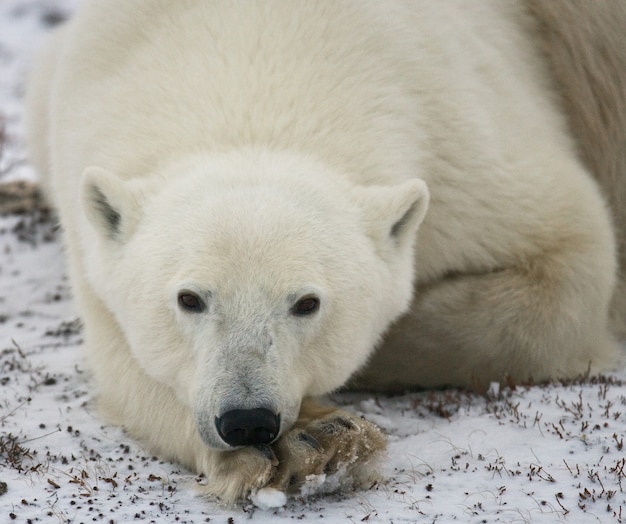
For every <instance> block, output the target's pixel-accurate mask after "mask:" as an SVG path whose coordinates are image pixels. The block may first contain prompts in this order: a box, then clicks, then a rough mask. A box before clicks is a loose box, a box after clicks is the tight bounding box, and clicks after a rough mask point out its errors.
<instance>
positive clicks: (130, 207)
mask: <svg viewBox="0 0 626 524" xmlns="http://www.w3.org/2000/svg"><path fill="white" fill-rule="evenodd" d="M133 189H134V188H132V187H131V184H130V183H129V182H128V181H125V180H123V179H122V178H120V177H118V176H117V175H114V174H113V173H110V172H108V171H106V170H104V169H102V168H100V167H88V168H87V169H85V171H84V172H83V176H82V181H81V201H82V202H81V203H82V206H83V211H84V213H85V215H86V217H87V219H88V220H89V222H90V223H91V225H92V226H93V227H94V228H95V229H96V231H98V232H99V233H100V234H102V235H103V236H104V237H106V238H108V239H111V240H114V241H116V242H125V241H126V240H127V239H128V238H130V236H131V235H132V234H133V232H134V231H135V227H136V225H137V223H138V222H139V219H140V218H141V209H140V205H139V199H138V196H139V195H138V194H136V193H137V192H136V191H134V190H133Z"/></svg>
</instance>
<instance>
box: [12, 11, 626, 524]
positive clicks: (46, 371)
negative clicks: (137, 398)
mask: <svg viewBox="0 0 626 524" xmlns="http://www.w3.org/2000/svg"><path fill="white" fill-rule="evenodd" d="M77 3H78V2H77V1H75V0H58V1H53V0H49V1H46V0H1V1H0V118H3V119H4V121H5V123H6V133H7V135H8V137H7V140H6V144H5V150H4V152H3V155H2V157H1V158H0V182H2V181H7V180H9V179H16V178H27V179H32V178H34V173H33V170H32V168H31V167H30V166H29V165H28V163H27V162H26V161H24V160H23V159H24V155H25V154H24V148H23V100H22V99H23V78H24V72H25V71H26V70H27V68H28V65H29V63H30V61H31V57H32V53H33V51H34V49H36V48H37V47H38V46H40V45H42V44H41V38H42V36H43V35H44V34H45V32H46V31H47V30H48V26H49V25H50V22H53V21H55V19H56V18H59V15H61V14H63V13H71V12H72V10H73V8H74V7H75V5H76V4H77ZM61 251H62V250H61V246H60V243H59V238H58V232H57V231H56V229H55V227H54V225H53V224H52V223H51V221H50V219H49V217H47V216H45V215H36V216H22V217H17V216H9V217H2V218H0V253H1V254H0V522H63V523H64V522H74V523H80V522H100V521H102V522H115V523H120V522H135V521H139V522H143V521H146V522H158V523H162V522H187V523H192V522H193V523H200V522H220V523H231V522H232V523H239V522H244V521H251V522H253V523H259V524H262V523H267V522H293V521H294V520H304V521H307V522H308V521H319V522H385V523H390V522H394V523H399V522H429V523H430V522H439V523H446V522H470V523H480V522H541V523H544V522H546V523H548V522H549V523H551V522H571V523H578V522H603V523H609V522H617V523H621V522H624V521H626V491H625V490H626V449H624V437H625V435H626V387H625V386H624V383H623V382H622V381H624V380H626V370H624V369H621V370H618V371H617V372H615V373H613V374H610V375H606V376H603V377H596V378H593V377H592V378H581V379H580V380H576V381H571V382H569V383H567V384H560V383H557V384H551V385H547V386H537V387H521V386H518V387H516V388H512V387H497V386H495V385H494V386H492V387H491V388H490V389H489V390H488V391H487V392H486V393H485V394H483V395H479V394H473V393H467V392H463V391H457V390H448V391H430V392H423V393H411V394H406V395H402V396H395V397H386V396H381V395H377V396H372V395H363V394H341V395H335V396H334V397H333V399H334V401H335V402H336V403H337V404H339V405H341V406H343V407H344V408H346V409H350V410H352V411H354V412H356V413H358V414H361V415H363V416H364V417H366V418H367V419H368V420H370V421H372V422H375V423H376V424H378V425H379V426H380V427H381V428H382V429H383V430H384V432H385V433H386V434H387V435H388V438H389V450H388V456H387V458H386V460H385V461H383V464H382V466H381V472H382V474H383V477H384V479H385V480H384V481H383V482H380V483H378V484H376V485H374V486H371V488H370V489H367V490H362V491H357V492H339V493H335V494H330V495H329V494H327V495H321V494H319V493H318V490H317V487H318V486H323V485H324V484H327V483H328V482H329V481H330V480H331V479H325V478H312V479H310V482H308V483H307V485H306V486H305V489H304V490H303V492H302V494H301V495H299V496H295V497H290V498H286V497H285V496H284V494H282V493H280V492H277V491H275V490H271V489H264V490H260V491H259V492H258V493H256V495H255V496H254V497H253V499H252V501H251V502H249V503H246V504H243V505H241V506H237V507H224V506H221V505H219V504H218V503H216V502H215V501H213V500H211V499H209V498H208V497H206V496H204V495H203V494H202V484H203V479H202V478H201V477H198V476H196V475H194V474H193V473H191V472H189V471H186V470H185V469H184V468H181V467H180V466H178V465H176V464H172V463H169V462H166V461H163V460H161V459H159V458H156V457H152V456H151V455H150V454H148V453H147V452H145V451H144V450H143V449H142V448H141V447H140V446H139V445H138V444H137V443H136V442H134V441H132V440H131V439H130V438H129V437H128V436H126V435H125V434H124V432H123V431H122V430H121V429H119V428H116V427H113V426H109V425H106V424H105V423H104V422H103V421H102V420H101V419H100V418H99V416H98V414H97V413H96V412H95V409H94V406H93V397H92V391H91V387H90V380H89V372H88V371H87V370H86V368H85V365H84V363H83V360H82V356H81V355H82V353H81V346H82V338H81V337H82V335H81V329H80V323H79V321H78V320H77V314H76V312H75V311H74V309H73V306H72V303H71V300H70V294H69V289H68V284H67V279H66V276H65V272H64V262H63V257H62V252H61Z"/></svg>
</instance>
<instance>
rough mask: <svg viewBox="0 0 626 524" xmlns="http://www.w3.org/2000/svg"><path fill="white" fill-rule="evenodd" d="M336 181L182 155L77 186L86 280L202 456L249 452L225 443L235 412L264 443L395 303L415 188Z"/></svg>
mask: <svg viewBox="0 0 626 524" xmlns="http://www.w3.org/2000/svg"><path fill="white" fill-rule="evenodd" d="M339 176H340V175H336V174H334V173H331V172H329V171H328V170H327V169H326V168H325V167H324V166H320V165H318V164H316V163H315V162H313V161H310V160H309V159H304V160H303V159H301V158H293V157H291V156H284V157H283V156H276V157H275V156H269V155H267V154H266V155H262V156H261V157H260V158H259V156H258V155H255V156H254V158H250V157H246V156H239V155H227V156H224V157H219V158H218V159H215V158H213V159H209V160H207V159H203V160H202V161H201V162H200V161H199V160H193V161H191V160H190V161H189V162H187V163H185V164H179V165H177V166H173V167H171V168H170V169H169V170H168V171H166V172H165V173H164V174H163V175H162V176H155V177H151V178H150V181H149V183H148V182H146V181H123V180H122V179H120V178H118V177H117V176H115V175H112V174H108V173H106V172H102V171H101V170H99V169H90V170H88V171H87V173H86V175H85V177H84V183H83V199H84V204H85V205H84V209H85V211H86V214H87V217H88V218H89V222H90V224H91V226H92V231H91V233H90V236H86V239H87V240H86V243H88V242H90V239H92V238H95V242H93V243H91V244H89V245H87V246H86V249H85V251H86V257H87V262H86V264H87V271H88V277H89V279H90V282H91V284H92V286H93V287H94V289H95V290H96V293H98V294H99V295H100V297H101V298H102V300H103V301H104V303H105V304H106V305H107V307H108V308H109V309H110V310H111V311H112V312H113V314H114V315H115V317H116V319H117V321H118V323H119V325H120V327H121V329H122V330H123V332H124V334H125V337H126V339H127V341H128V344H129V347H130V351H131V352H132V355H133V357H134V358H135V359H136V361H137V362H138V363H139V364H140V366H141V367H142V368H143V369H144V370H145V372H146V373H147V374H148V375H150V376H151V377H153V378H154V379H156V380H158V381H159V382H161V383H164V384H166V385H168V386H170V387H171V388H172V390H173V391H174V392H175V393H176V395H177V396H178V397H179V399H180V400H181V401H182V402H184V403H185V404H186V405H187V406H189V408H190V409H191V410H192V411H193V413H194V416H195V419H196V424H197V427H198V430H199V432H200V435H201V436H202V438H203V440H204V441H205V442H206V443H207V445H209V446H211V447H213V448H221V449H227V448H229V447H232V446H235V445H240V444H248V443H254V442H253V441H251V440H246V439H243V440H238V439H237V438H234V439H233V438H229V437H228V436H225V433H227V428H226V429H225V428H224V427H223V426H224V424H222V426H220V422H221V421H223V420H224V419H225V417H226V416H228V415H227V414H230V413H234V412H237V413H239V412H245V413H256V414H258V413H261V414H262V415H263V416H264V417H265V420H267V416H269V418H270V419H271V421H270V422H269V427H268V431H267V432H266V434H263V435H261V436H259V437H258V438H259V439H261V440H263V441H267V442H269V441H271V440H272V439H274V438H276V437H277V436H278V435H279V434H280V432H281V431H283V430H284V429H286V428H289V427H290V426H291V425H292V424H293V422H294V421H295V419H296V418H297V415H298V410H299V406H300V402H301V400H302V399H303V397H305V396H308V395H320V394H323V393H327V392H329V391H331V390H333V389H336V388H337V387H339V386H341V385H342V384H343V383H344V382H345V381H346V380H347V379H348V378H349V377H350V375H351V374H352V373H353V372H354V371H356V370H357V369H358V368H359V367H361V366H362V365H363V364H364V363H365V361H366V360H367V358H368V355H369V354H370V353H371V351H372V350H373V348H374V346H375V344H376V343H377V341H378V340H379V338H380V336H381V335H382V333H383V332H384V330H385V329H386V327H387V326H388V325H389V323H390V322H391V321H392V320H393V319H394V318H396V317H397V316H398V315H399V314H400V313H401V312H402V311H403V310H404V309H405V308H406V307H407V304H408V302H409V300H410V296H411V289H412V278H413V276H412V273H413V271H412V258H413V255H412V250H413V238H414V237H415V233H416V229H417V227H418V225H419V223H420V222H421V220H422V218H423V216H424V213H425V210H426V207H427V200H428V195H427V191H426V188H425V186H424V184H423V183H421V182H420V181H415V180H414V181H409V182H406V183H404V184H402V185H400V186H397V187H369V188H363V187H358V188H357V187H353V186H350V185H348V184H347V182H341V179H340V178H339ZM155 184H158V186H156V185H155ZM93 229H95V235H94V234H93ZM241 410H251V411H241ZM268 414H270V415H268ZM266 415H267V416H266ZM272 417H273V419H272ZM227 425H228V424H226V426H227ZM265 426H268V423H265ZM251 438H252V437H251ZM255 438H256V437H255Z"/></svg>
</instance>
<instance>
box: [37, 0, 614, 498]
mask: <svg viewBox="0 0 626 524" xmlns="http://www.w3.org/2000/svg"><path fill="white" fill-rule="evenodd" d="M538 11H540V9H539V8H537V6H535V8H534V13H535V14H532V13H533V12H532V10H531V9H529V6H527V5H526V4H523V3H513V2H511V3H509V2H501V1H500V0H494V1H483V2H472V3H467V2H463V1H458V2H456V1H454V0H447V1H446V2H431V1H429V0H425V1H423V2H417V1H410V2H400V1H398V2H389V1H386V2H374V1H359V2H349V1H345V2H334V1H327V2H325V1H320V2H307V1H301V2H292V1H289V2H287V1H285V2H281V1H277V2H255V3H239V2H226V3H222V2H218V3H213V2H208V1H205V0H187V1H180V2H171V1H169V0H150V1H146V0H133V1H129V0H106V1H104V0H102V1H92V2H87V3H86V4H85V5H84V6H83V7H82V9H81V10H79V13H78V14H77V16H76V18H75V19H74V20H72V21H71V22H70V23H69V24H68V25H67V26H66V27H65V28H63V29H62V30H61V31H59V32H58V33H57V34H56V36H55V38H54V41H53V42H52V43H51V44H50V45H49V46H48V48H47V51H46V52H45V54H44V56H43V58H42V60H41V64H40V66H39V68H38V69H37V70H36V72H35V74H34V76H33V80H32V84H31V89H30V93H29V100H30V108H31V111H30V136H31V145H32V158H33V161H34V162H35V163H36V165H37V167H38V168H39V170H40V171H41V173H42V175H43V176H44V178H45V179H46V180H47V181H46V182H45V184H46V185H47V186H48V187H49V188H50V189H49V190H50V193H51V195H52V199H53V201H54V203H55V204H56V206H57V208H58V212H59V215H60V218H61V222H62V224H63V227H64V231H65V242H66V246H67V252H68V260H69V271H70V275H71V278H72V283H73V286H74V292H75V295H76V299H77V301H78V305H79V307H80V310H81V314H82V316H83V320H84V323H85V329H86V345H87V352H88V355H89V358H90V361H91V366H92V368H93V372H94V375H95V379H96V382H97V385H98V389H99V395H100V402H101V405H102V408H103V410H104V412H105V413H107V415H108V416H109V418H110V419H111V420H113V421H115V422H117V423H120V424H122V425H124V426H125V427H126V428H127V429H128V431H129V432H130V433H131V434H133V435H135V436H136V437H137V438H139V439H141V440H142V441H143V442H145V443H146V445H147V446H149V447H150V448H151V449H153V450H154V451H155V452H157V453H161V454H162V455H164V456H166V457H169V458H174V459H176V460H179V461H181V462H183V463H184V464H187V465H188V466H190V467H192V468H194V469H195V470H197V471H201V472H204V473H206V474H207V478H208V483H209V484H208V490H209V492H211V493H213V494H216V495H218V496H220V497H222V498H223V499H224V500H228V501H231V500H236V499H238V498H240V497H242V496H245V495H246V494H247V493H249V492H250V491H254V490H255V489H258V488H260V487H262V486H265V485H273V486H277V487H279V488H280V489H287V488H289V487H290V488H291V489H294V488H297V486H299V485H300V484H301V483H302V482H303V479H306V477H307V475H322V474H326V473H333V472H340V473H342V474H343V475H344V476H345V479H347V480H348V481H349V482H351V483H354V484H357V485H358V484H362V483H363V482H367V481H369V480H371V478H372V477H371V474H372V471H373V469H372V467H371V465H372V464H373V463H374V462H375V459H376V458H377V457H378V456H379V454H380V450H381V449H382V448H383V447H384V439H383V438H382V436H381V435H380V433H379V432H378V430H376V428H374V427H373V426H372V425H370V424H368V423H366V422H364V421H361V420H359V419H357V418H355V417H352V416H351V415H349V414H347V413H341V412H336V411H335V410H332V409H331V410H327V409H322V408H319V407H318V406H317V405H316V404H315V403H314V402H312V401H311V400H310V399H311V398H312V397H315V396H319V395H322V394H324V393H327V392H329V391H332V390H334V389H337V388H339V387H341V386H342V385H344V384H346V382H347V381H348V380H349V379H350V377H356V378H355V379H354V382H353V384H355V385H361V386H363V385H364V386H366V387H368V388H375V389H382V390H387V391H389V390H399V389H404V388H415V387H429V386H442V385H460V386H478V387H484V386H485V385H486V384H488V383H489V382H490V381H494V380H495V381H497V380H503V379H505V378H507V377H510V378H512V379H513V380H516V381H527V380H547V379H550V378H565V377H572V376H575V375H578V374H580V373H584V372H586V371H588V370H592V371H597V370H602V369H606V368H607V367H608V366H610V365H612V364H613V363H614V362H615V360H616V358H617V355H618V353H617V344H616V342H615V340H614V335H613V333H611V331H610V329H609V326H608V318H609V307H610V306H609V305H610V302H611V298H612V296H613V293H614V290H615V286H616V272H617V262H616V243H615V230H614V228H613V225H612V222H611V217H610V212H609V210H608V208H607V206H606V204H605V200H604V198H603V196H602V194H601V191H600V189H599V187H598V185H597V183H596V181H595V180H594V178H593V176H592V175H591V174H590V169H596V168H597V166H591V164H590V161H589V160H586V162H587V164H588V166H586V165H585V163H584V162H583V160H581V155H580V149H579V148H578V146H577V145H576V143H575V141H574V139H573V137H572V134H571V132H570V129H569V127H568V125H571V124H570V123H568V121H567V118H566V115H565V112H564V110H563V109H562V105H561V102H560V101H561V97H563V98H565V95H566V94H567V93H569V90H568V89H567V87H556V86H557V85H559V86H560V85H561V84H559V83H558V82H556V81H555V80H554V78H555V77H554V76H553V73H552V72H551V67H550V60H547V59H546V56H547V55H548V56H551V54H550V53H551V51H550V42H549V39H545V38H544V39H543V40H541V38H539V36H538V35H539V34H543V35H545V34H546V31H545V28H543V29H542V27H543V26H542V25H541V24H540V23H538V22H537V20H538V19H539V15H537V14H536V12H538ZM546 13H547V11H546ZM542 23H543V22H542ZM545 23H546V24H547V23H549V17H548V16H547V15H546V16H545ZM539 42H543V43H544V44H545V46H544V47H541V46H540V45H538V43H539ZM556 56H557V53H556V52H555V53H554V57H555V60H556V61H557V62H558V59H557V58H556ZM571 118H573V117H571ZM572 127H575V126H572ZM581 140H584V134H583V133H581ZM615 140H617V138H616V139H615ZM598 169H599V168H598ZM600 170H601V169H600ZM598 178H599V179H601V180H604V179H603V178H602V177H601V176H599V177H598ZM610 178H611V177H610ZM613 178H619V177H618V176H617V175H615V176H614V177H612V178H611V180H612V179H613ZM620 187H621V186H620ZM620 190H621V189H620ZM607 192H608V193H610V190H607ZM429 200H430V205H429ZM427 209H428V212H427ZM615 220H616V221H619V220H621V218H620V217H619V216H617V215H616V217H615ZM418 228H419V233H418ZM617 230H619V228H617ZM181 293H182V294H189V293H192V294H194V295H195V296H197V297H199V299H200V300H201V301H202V304H203V307H202V308H198V309H197V310H195V311H188V310H185V308H184V307H181V303H180V302H178V301H177V296H179V295H180V294H181ZM311 296H313V297H316V298H317V299H319V309H318V310H316V311H314V312H313V313H311V314H308V315H300V314H297V309H296V308H297V304H298V301H299V300H300V299H301V298H303V297H311ZM376 346H379V349H378V350H377V351H376V352H375V348H376ZM355 373H356V375H355ZM257 407H263V408H269V409H271V410H273V411H274V412H276V413H279V414H280V417H281V419H280V422H281V425H280V435H279V436H280V438H278V439H277V441H276V442H275V443H273V444H272V446H271V447H269V446H261V447H260V448H255V447H245V448H240V449H237V450H235V451H228V449H229V447H228V445H227V444H226V443H225V442H224V441H223V439H222V438H221V437H220V435H219V434H218V431H217V430H216V427H215V423H214V421H215V420H216V418H217V417H220V416H221V415H222V414H223V413H224V412H226V411H228V410H232V409H252V408H257ZM329 435H330V436H329ZM345 479H344V480H345ZM341 484H342V485H344V484H345V483H344V482H343V481H342V482H341Z"/></svg>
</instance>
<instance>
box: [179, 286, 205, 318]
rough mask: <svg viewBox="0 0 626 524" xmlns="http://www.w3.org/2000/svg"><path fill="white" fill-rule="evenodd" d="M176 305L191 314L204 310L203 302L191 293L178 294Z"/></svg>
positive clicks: (182, 292)
mask: <svg viewBox="0 0 626 524" xmlns="http://www.w3.org/2000/svg"><path fill="white" fill-rule="evenodd" d="M178 305H179V306H180V308H181V309H183V310H185V311H189V312H191V313H202V312H203V311H204V310H205V309H206V304H205V303H204V301H203V300H202V299H201V298H200V297H199V296H198V295H196V294H195V293H192V292H191V291H181V292H180V293H178Z"/></svg>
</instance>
